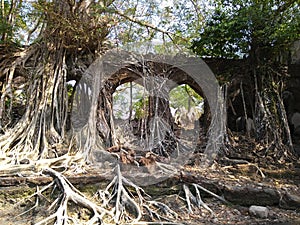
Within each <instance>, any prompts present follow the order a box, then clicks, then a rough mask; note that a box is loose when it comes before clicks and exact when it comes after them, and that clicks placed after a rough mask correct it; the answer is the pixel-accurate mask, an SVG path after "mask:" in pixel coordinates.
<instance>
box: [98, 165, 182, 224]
mask: <svg viewBox="0 0 300 225" xmlns="http://www.w3.org/2000/svg"><path fill="white" fill-rule="evenodd" d="M115 170H116V176H115V177H114V178H113V180H112V181H111V182H110V183H109V184H108V186H107V187H106V189H105V190H104V191H101V190H100V191H98V196H99V197H100V199H102V200H103V207H108V206H109V205H113V206H112V212H113V213H114V217H113V219H114V223H116V224H119V223H120V222H121V221H126V222H127V223H128V224H137V223H138V222H139V221H140V220H141V219H142V216H143V209H145V211H146V214H147V215H148V216H149V217H150V219H151V220H160V221H163V220H164V221H169V220H170V219H169V218H172V219H174V218H177V214H176V213H175V212H174V211H173V210H171V209H170V208H169V207H168V206H167V205H165V204H163V203H161V202H157V201H153V200H152V201H150V200H148V201H147V200H146V199H145V198H144V197H143V196H146V198H150V196H149V195H147V194H146V193H145V192H144V190H143V189H142V188H140V187H139V186H137V185H135V184H134V183H133V182H131V181H130V180H128V179H126V178H125V177H124V176H123V175H122V173H121V171H120V166H119V165H117V166H116V168H115ZM132 188H133V189H134V192H135V193H136V194H137V197H138V203H137V202H136V200H135V199H134V196H133V195H132V194H131V191H130V189H132ZM161 214H164V215H165V216H162V215H161ZM141 223H142V222H141ZM160 223H162V224H163V222H156V224H160ZM173 224H175V223H173Z"/></svg>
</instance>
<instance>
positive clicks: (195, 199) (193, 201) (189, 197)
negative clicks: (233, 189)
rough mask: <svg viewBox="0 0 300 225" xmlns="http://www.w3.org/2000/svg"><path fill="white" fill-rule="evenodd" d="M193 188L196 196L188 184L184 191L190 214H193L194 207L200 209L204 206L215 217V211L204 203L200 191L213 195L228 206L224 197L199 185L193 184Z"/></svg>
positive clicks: (184, 186)
mask: <svg viewBox="0 0 300 225" xmlns="http://www.w3.org/2000/svg"><path fill="white" fill-rule="evenodd" d="M193 187H194V189H195V195H194V194H193V193H192V192H191V191H190V189H189V187H188V186H187V185H186V184H184V185H183V190H184V193H185V198H186V203H187V207H188V211H189V213H193V208H194V207H197V208H199V209H200V208H201V206H202V207H203V208H204V209H206V210H207V211H209V212H210V213H211V216H215V214H214V212H213V210H212V209H211V208H210V207H209V206H208V205H207V204H206V203H205V202H203V200H202V198H201V195H200V191H199V189H200V190H202V191H205V192H206V193H208V194H210V195H212V196H213V197H215V198H217V199H218V200H220V201H222V202H224V203H226V204H228V202H227V201H226V200H225V199H224V198H223V197H221V196H219V195H216V194H215V193H213V192H211V191H209V190H207V189H206V188H204V187H202V186H200V185H198V184H193Z"/></svg>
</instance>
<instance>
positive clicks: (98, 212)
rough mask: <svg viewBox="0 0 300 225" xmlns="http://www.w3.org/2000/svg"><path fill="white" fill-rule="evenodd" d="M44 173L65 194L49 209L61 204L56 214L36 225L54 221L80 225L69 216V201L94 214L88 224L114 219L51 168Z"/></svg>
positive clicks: (59, 224)
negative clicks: (106, 218) (51, 178)
mask: <svg viewBox="0 0 300 225" xmlns="http://www.w3.org/2000/svg"><path fill="white" fill-rule="evenodd" d="M43 173H45V174H49V175H51V176H53V177H54V178H56V179H55V182H56V184H57V186H58V187H59V189H60V190H61V191H62V192H63V193H62V195H60V196H59V197H58V199H56V200H55V201H54V202H53V203H52V205H51V206H50V207H49V210H51V209H53V208H54V207H55V206H56V205H57V204H58V203H59V206H58V208H57V210H56V212H55V213H54V214H52V215H50V216H49V217H47V218H45V219H43V220H41V221H39V222H38V223H36V225H42V224H47V223H48V222H49V221H51V220H54V221H55V224H56V225H63V224H69V222H72V223H74V224H78V221H76V219H75V218H72V217H70V216H69V215H68V203H69V201H72V202H74V203H76V204H79V205H82V206H83V207H86V208H88V209H89V210H90V211H91V212H93V217H92V218H91V219H90V220H89V221H88V222H87V224H101V223H102V221H103V217H104V216H105V215H109V216H111V217H112V213H111V212H110V211H108V210H106V209H104V208H102V207H100V206H98V205H96V204H95V203H93V202H91V201H90V200H88V199H87V198H86V197H85V196H83V195H82V194H81V193H80V192H79V191H78V190H77V189H76V188H75V187H74V186H73V185H72V184H71V183H70V182H69V181H68V180H67V179H66V178H65V177H64V176H63V175H62V174H61V173H59V172H57V171H55V170H53V169H51V168H47V169H44V171H43ZM48 186H49V185H48Z"/></svg>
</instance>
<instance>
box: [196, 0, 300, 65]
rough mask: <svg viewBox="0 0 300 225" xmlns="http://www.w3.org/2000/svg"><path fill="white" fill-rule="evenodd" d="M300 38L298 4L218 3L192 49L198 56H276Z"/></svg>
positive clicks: (236, 0) (290, 1) (268, 0)
mask: <svg viewBox="0 0 300 225" xmlns="http://www.w3.org/2000/svg"><path fill="white" fill-rule="evenodd" d="M299 38H300V12H299V1H297V0H287V1H276V0H263V1H256V0H222V1H218V3H217V6H216V8H215V10H214V12H213V13H212V15H211V16H210V17H209V18H208V19H207V20H206V23H205V26H204V27H202V28H201V29H200V30H199V37H198V38H197V39H194V41H193V44H192V47H191V48H192V49H193V51H194V52H196V53H197V54H199V55H201V56H206V57H223V58H241V57H248V56H251V55H253V56H254V55H255V56H256V57H258V58H260V59H261V60H263V59H270V58H273V57H276V56H278V55H279V54H280V52H283V51H286V50H288V48H289V47H290V46H291V44H292V43H293V42H294V41H296V40H298V39H299Z"/></svg>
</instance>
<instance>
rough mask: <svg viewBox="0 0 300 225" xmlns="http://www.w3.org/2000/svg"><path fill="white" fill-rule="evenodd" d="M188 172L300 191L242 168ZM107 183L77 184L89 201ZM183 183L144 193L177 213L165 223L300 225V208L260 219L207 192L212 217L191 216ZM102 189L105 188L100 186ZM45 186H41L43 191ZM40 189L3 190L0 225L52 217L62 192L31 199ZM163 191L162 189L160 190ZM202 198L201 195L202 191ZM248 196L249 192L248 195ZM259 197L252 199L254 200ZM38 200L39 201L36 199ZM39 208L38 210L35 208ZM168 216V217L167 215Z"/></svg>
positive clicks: (201, 212)
mask: <svg viewBox="0 0 300 225" xmlns="http://www.w3.org/2000/svg"><path fill="white" fill-rule="evenodd" d="M185 172H191V173H193V174H196V175H197V174H200V173H202V174H203V173H205V174H206V177H207V179H208V180H218V181H223V182H224V183H226V182H227V183H228V182H231V181H235V182H236V181H238V184H239V185H246V184H247V183H250V182H253V183H264V184H266V185H271V186H276V185H277V186H278V188H281V189H282V188H286V189H289V190H296V189H297V191H299V180H297V179H296V180H295V179H293V178H292V177H288V179H287V178H286V177H279V178H278V177H274V176H273V177H272V176H271V175H269V176H268V175H266V176H267V178H264V179H262V178H261V176H260V174H258V173H257V171H251V170H245V169H241V168H238V167H237V168H232V167H228V166H227V167H226V166H220V165H218V166H216V167H215V168H212V169H211V170H209V171H208V170H205V171H203V170H200V169H197V168H196V167H195V166H187V167H186V168H185ZM106 184H107V183H105V182H102V183H101V184H99V183H97V184H77V185H75V186H76V187H77V188H78V189H79V190H80V191H81V192H82V193H83V194H84V195H85V196H87V197H88V198H89V199H92V200H96V199H95V193H96V192H97V190H98V189H101V188H103V187H104V186H105V185H106ZM182 185H183V184H182V183H176V184H174V183H173V184H171V186H169V187H168V188H166V187H167V186H168V184H164V185H162V186H159V185H158V186H156V188H157V189H156V190H154V189H151V187H150V188H149V187H148V188H147V187H145V191H146V192H147V193H148V192H152V194H151V195H152V196H153V198H154V199H156V200H157V201H160V202H163V203H165V204H167V205H168V206H169V207H170V208H171V209H172V210H174V211H175V212H176V213H177V218H173V219H170V221H169V223H165V224H186V225H197V224H220V225H221V224H240V225H246V224H270V225H271V224H278V225H280V224H281V225H297V224H300V209H283V208H281V207H280V206H278V205H273V206H268V205H265V206H266V207H267V208H268V209H269V215H268V218H264V219H263V218H257V217H254V216H252V215H250V214H249V206H246V205H239V204H230V203H229V204H224V203H223V202H221V201H220V200H218V199H216V198H214V197H211V196H209V195H207V194H205V193H203V194H204V195H203V196H202V200H203V201H204V202H205V203H206V204H207V206H208V207H209V208H210V209H212V211H213V214H211V213H210V212H209V211H208V210H206V209H204V208H203V207H200V208H197V207H194V208H193V213H189V212H188V209H187V205H186V201H185V198H184V197H185V195H184V193H183V191H182ZM101 186H102V187H101ZM42 187H43V185H41V186H39V189H41V188H42ZM39 189H37V186H34V185H28V184H20V185H17V186H14V187H0V224H6V225H10V224H11V225H13V224H16V225H23V224H24V225H25V224H36V223H37V222H38V221H40V220H41V219H42V218H45V217H46V216H49V215H50V214H51V210H50V208H51V204H52V203H53V202H54V201H55V199H56V197H58V196H59V193H58V191H57V190H56V189H53V190H52V191H51V193H50V191H49V192H48V193H47V192H46V193H43V195H40V197H39V198H36V197H33V198H29V197H30V196H31V195H32V194H34V193H35V191H37V190H39ZM160 189H161V190H160ZM201 195H202V192H201ZM245 195H247V193H245ZM255 197H256V196H253V198H255ZM37 199H38V200H37ZM35 205H36V207H35ZM68 207H69V209H70V216H72V217H75V218H80V219H81V221H82V224H84V221H85V218H87V217H88V216H89V212H88V211H87V210H86V209H84V208H82V207H79V206H77V205H73V204H70V205H68ZM166 217H167V216H166ZM143 221H149V218H148V216H147V215H144V217H143ZM124 224H126V223H124ZM136 224H164V223H153V222H152V223H147V222H145V223H136Z"/></svg>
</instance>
